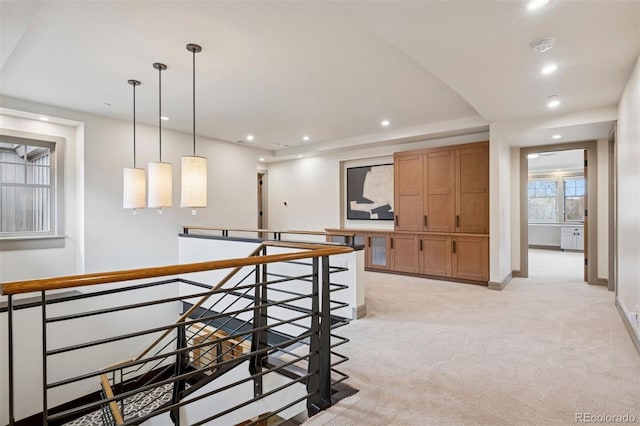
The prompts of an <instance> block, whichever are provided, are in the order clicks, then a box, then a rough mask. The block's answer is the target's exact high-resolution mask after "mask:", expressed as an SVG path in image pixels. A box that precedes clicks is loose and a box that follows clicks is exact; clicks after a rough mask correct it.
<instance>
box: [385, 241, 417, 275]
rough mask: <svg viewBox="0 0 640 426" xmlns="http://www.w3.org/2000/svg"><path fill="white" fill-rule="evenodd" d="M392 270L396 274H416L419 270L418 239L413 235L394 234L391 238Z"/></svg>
mask: <svg viewBox="0 0 640 426" xmlns="http://www.w3.org/2000/svg"><path fill="white" fill-rule="evenodd" d="M389 248H390V254H391V259H390V262H389V263H390V265H389V266H390V268H391V270H393V271H396V272H407V273H410V274H416V273H418V272H419V269H418V239H417V236H416V235H411V234H398V233H395V234H392V235H391V236H390V237H389Z"/></svg>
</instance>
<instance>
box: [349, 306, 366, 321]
mask: <svg viewBox="0 0 640 426" xmlns="http://www.w3.org/2000/svg"><path fill="white" fill-rule="evenodd" d="M351 310H352V312H351V318H352V319H360V318H364V317H366V316H367V305H366V304H364V305H360V306H358V307H357V308H351Z"/></svg>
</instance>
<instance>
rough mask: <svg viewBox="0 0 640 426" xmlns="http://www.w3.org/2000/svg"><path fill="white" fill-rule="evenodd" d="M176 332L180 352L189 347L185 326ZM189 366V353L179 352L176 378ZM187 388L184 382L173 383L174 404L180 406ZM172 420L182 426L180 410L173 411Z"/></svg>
mask: <svg viewBox="0 0 640 426" xmlns="http://www.w3.org/2000/svg"><path fill="white" fill-rule="evenodd" d="M176 332H177V333H178V336H177V339H176V351H180V350H181V349H184V348H186V347H187V332H186V328H185V326H184V325H180V326H179V327H177V328H176ZM188 365H189V353H188V352H179V353H177V354H176V363H175V368H174V371H175V376H174V377H180V376H181V375H182V373H184V372H185V371H186V368H187V367H188ZM185 388H186V385H185V381H184V380H177V381H175V382H174V383H173V397H172V399H171V403H172V404H178V403H179V402H180V396H181V394H182V393H183V392H184V390H185ZM169 417H171V420H173V423H174V424H175V425H176V426H179V425H180V408H176V409H175V410H172V411H171V414H170V416H169Z"/></svg>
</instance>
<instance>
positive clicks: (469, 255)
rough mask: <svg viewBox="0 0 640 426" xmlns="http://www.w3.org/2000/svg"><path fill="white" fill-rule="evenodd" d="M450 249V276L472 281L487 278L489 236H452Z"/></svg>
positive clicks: (485, 279)
mask: <svg viewBox="0 0 640 426" xmlns="http://www.w3.org/2000/svg"><path fill="white" fill-rule="evenodd" d="M451 251H452V262H451V263H452V271H451V272H452V274H451V276H452V277H454V278H459V279H462V280H472V281H488V280H489V238H487V237H467V236H464V237H462V236H455V237H452V238H451Z"/></svg>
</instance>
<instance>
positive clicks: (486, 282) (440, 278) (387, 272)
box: [364, 268, 489, 287]
mask: <svg viewBox="0 0 640 426" xmlns="http://www.w3.org/2000/svg"><path fill="white" fill-rule="evenodd" d="M364 270H365V271H369V272H381V273H385V274H393V275H404V276H407V277H417V278H427V279H430V280H437V281H449V282H454V283H462V284H475V285H481V286H485V287H486V286H488V285H489V281H475V280H466V279H462V278H453V277H441V276H437V275H424V274H414V273H410V272H400V271H390V270H388V269H375V268H364Z"/></svg>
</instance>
